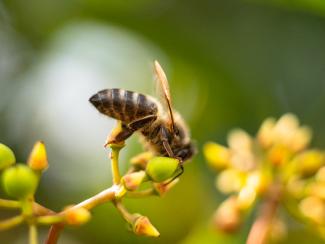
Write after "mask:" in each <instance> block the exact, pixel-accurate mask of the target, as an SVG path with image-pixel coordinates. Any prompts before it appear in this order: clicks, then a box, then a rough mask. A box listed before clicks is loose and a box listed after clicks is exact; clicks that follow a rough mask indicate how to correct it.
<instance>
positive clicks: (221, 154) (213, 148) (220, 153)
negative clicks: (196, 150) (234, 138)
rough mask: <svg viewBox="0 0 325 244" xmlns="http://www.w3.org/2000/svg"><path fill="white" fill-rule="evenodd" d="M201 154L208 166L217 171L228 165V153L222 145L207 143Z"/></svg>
mask: <svg viewBox="0 0 325 244" xmlns="http://www.w3.org/2000/svg"><path fill="white" fill-rule="evenodd" d="M203 153H204V155H205V157H206V159H207V161H208V163H209V165H210V166H211V167H213V168H215V169H217V170H219V169H223V168H225V167H227V166H228V165H229V159H230V151H229V149H228V148H226V147H224V146H222V145H219V144H217V143H214V142H208V143H206V144H205V145H204V147H203Z"/></svg>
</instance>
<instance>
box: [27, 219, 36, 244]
mask: <svg viewBox="0 0 325 244" xmlns="http://www.w3.org/2000/svg"><path fill="white" fill-rule="evenodd" d="M37 243H38V237H37V226H36V225H35V224H30V225H29V244H37Z"/></svg>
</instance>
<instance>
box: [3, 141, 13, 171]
mask: <svg viewBox="0 0 325 244" xmlns="http://www.w3.org/2000/svg"><path fill="white" fill-rule="evenodd" d="M15 162H16V158H15V154H14V153H13V152H12V150H11V149H10V148H9V147H7V146H6V145H4V144H1V143H0V170H2V169H4V168H7V167H8V166H10V165H12V164H14V163H15Z"/></svg>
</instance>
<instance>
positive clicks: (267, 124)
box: [257, 118, 275, 148]
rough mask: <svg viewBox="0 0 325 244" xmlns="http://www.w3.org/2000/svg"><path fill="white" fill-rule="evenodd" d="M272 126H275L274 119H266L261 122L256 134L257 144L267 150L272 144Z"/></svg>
mask: <svg viewBox="0 0 325 244" xmlns="http://www.w3.org/2000/svg"><path fill="white" fill-rule="evenodd" d="M274 125H275V119H273V118H268V119H266V120H264V121H263V123H262V125H261V127H260V129H259V131H258V133H257V139H258V142H259V143H260V144H261V145H262V147H263V148H268V147H270V146H271V145H272V143H273V128H274Z"/></svg>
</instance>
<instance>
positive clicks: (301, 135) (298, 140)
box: [290, 126, 312, 152]
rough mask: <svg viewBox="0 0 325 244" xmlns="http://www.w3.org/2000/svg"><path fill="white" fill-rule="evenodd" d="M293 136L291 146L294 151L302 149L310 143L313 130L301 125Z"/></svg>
mask: <svg viewBox="0 0 325 244" xmlns="http://www.w3.org/2000/svg"><path fill="white" fill-rule="evenodd" d="M293 137H294V138H293V140H292V143H291V144H290V147H291V148H292V150H293V151H294V152H298V151H301V150H303V149H305V148H306V147H307V146H308V145H309V143H310V141H311V138H312V130H311V129H310V128H309V127H307V126H303V127H300V128H299V130H298V131H296V133H295V135H294V136H293Z"/></svg>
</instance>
